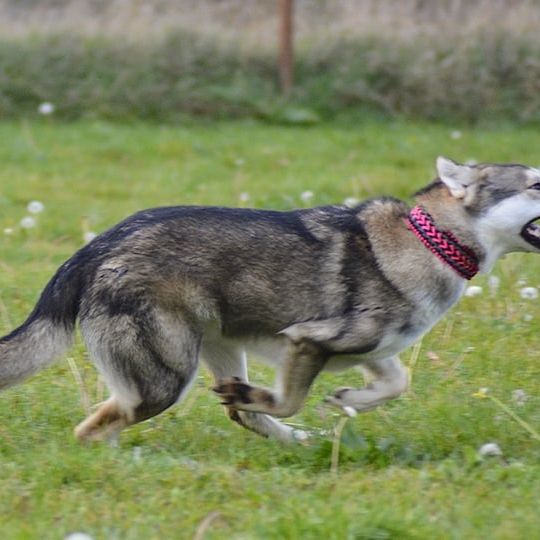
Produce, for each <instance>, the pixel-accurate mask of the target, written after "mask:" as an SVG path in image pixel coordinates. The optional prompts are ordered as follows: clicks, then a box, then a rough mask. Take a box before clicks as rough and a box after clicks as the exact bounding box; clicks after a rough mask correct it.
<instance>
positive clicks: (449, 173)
mask: <svg viewBox="0 0 540 540" xmlns="http://www.w3.org/2000/svg"><path fill="white" fill-rule="evenodd" d="M437 174H438V176H439V178H440V179H441V180H442V181H443V182H444V183H445V184H446V187H447V188H448V189H449V190H450V193H451V194H452V196H454V197H455V198H456V199H463V198H464V197H465V193H466V191H467V187H468V186H469V185H470V184H472V183H473V182H474V181H475V180H476V178H477V175H476V171H475V170H474V169H473V168H472V167H469V166H468V165H461V164H459V163H456V162H455V161H452V160H451V159H447V158H445V157H442V156H439V157H438V158H437Z"/></svg>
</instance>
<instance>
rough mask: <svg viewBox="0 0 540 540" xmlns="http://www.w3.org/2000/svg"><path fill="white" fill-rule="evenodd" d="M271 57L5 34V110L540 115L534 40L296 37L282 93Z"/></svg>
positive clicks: (173, 42)
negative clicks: (288, 86)
mask: <svg viewBox="0 0 540 540" xmlns="http://www.w3.org/2000/svg"><path fill="white" fill-rule="evenodd" d="M275 64H276V59H275V55H274V54H270V53H268V52H264V51H262V50H256V49H253V50H251V51H247V52H246V51H245V50H240V48H239V47H237V46H235V45H234V44H231V43H228V44H224V43H223V42H220V41H219V40H215V41H212V40H211V39H209V38H202V37H200V36H197V35H194V34H190V33H189V32H185V31H183V32H180V31H175V32H170V33H169V34H168V35H166V36H164V37H162V38H160V39H153V40H145V41H144V42H137V41H130V40H119V39H113V38H111V37H96V36H94V37H84V36H80V35H75V34H66V33H63V34H56V35H45V36H33V37H25V38H24V39H21V38H19V39H16V38H12V39H9V40H6V39H4V40H2V41H0V111H1V114H2V116H3V117H4V118H6V117H17V116H20V115H27V114H37V113H36V111H37V107H38V105H39V103H41V102H44V101H49V102H52V103H54V105H55V108H56V112H55V114H58V115H59V116H61V117H63V118H79V117H88V116H91V117H94V116H95V117H101V118H103V117H106V118H119V119H125V118H147V119H155V120H160V121H163V120H174V119H176V118H178V117H179V116H181V115H192V116H204V117H212V118H214V117H238V116H259V117H264V118H268V119H270V120H286V121H287V120H290V121H312V120H315V119H316V118H317V117H323V118H326V117H332V116H335V115H339V114H350V113H352V112H357V111H373V110H377V111H382V112H384V113H385V114H388V115H406V116H412V117H417V118H427V119H443V120H447V119H452V120H454V121H456V120H460V121H478V120H482V119H486V118H491V119H493V118H497V119H498V118H501V119H503V118H504V119H510V120H515V121H537V120H539V119H540V38H539V39H531V37H530V35H529V36H528V37H527V36H520V35H514V34H511V33H505V32H484V33H483V34H479V35H477V36H475V39H468V40H464V41H463V42H461V43H449V42H448V41H447V40H444V39H437V37H436V36H424V37H417V38H416V39H415V40H414V41H409V42H404V41H403V40H398V41H397V42H396V41H393V40H392V38H391V37H389V36H384V35H383V36H375V37H374V36H371V37H366V38H365V39H362V38H359V37H356V38H355V39H354V40H347V39H338V40H334V41H333V42H332V43H330V44H325V45H324V46H323V45H321V44H320V43H319V44H316V45H313V46H309V45H308V44H307V43H303V44H300V46H299V47H298V50H297V57H296V70H295V89H294V94H293V96H292V97H291V99H290V101H289V103H288V104H287V105H285V104H284V103H283V102H282V101H281V98H280V95H279V90H278V85H277V81H276V72H277V70H276V65H275Z"/></svg>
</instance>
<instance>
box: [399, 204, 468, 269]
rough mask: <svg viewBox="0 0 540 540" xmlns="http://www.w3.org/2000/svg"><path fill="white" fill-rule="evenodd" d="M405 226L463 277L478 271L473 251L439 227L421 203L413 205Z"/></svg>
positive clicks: (449, 232)
mask: <svg viewBox="0 0 540 540" xmlns="http://www.w3.org/2000/svg"><path fill="white" fill-rule="evenodd" d="M407 227H408V228H409V229H410V230H411V231H412V232H413V234H414V235H415V236H416V237H417V238H418V239H419V240H420V242H421V243H422V244H423V245H424V246H425V247H426V248H427V249H429V250H430V251H431V252H432V253H433V254H434V255H435V256H436V257H438V258H439V259H440V260H441V261H442V262H443V263H444V264H446V265H448V266H450V267H451V268H452V269H453V270H454V271H455V272H457V274H458V275H459V276H460V277H462V278H464V279H471V278H473V277H474V276H475V275H476V274H477V273H478V265H479V259H478V256H477V254H476V253H475V251H474V250H473V249H472V248H470V247H469V246H467V245H466V244H464V243H462V242H461V241H460V240H459V239H458V238H457V237H456V236H455V235H454V234H453V233H452V232H451V231H449V230H444V229H441V228H439V227H438V226H437V224H436V223H435V220H434V219H433V217H432V216H431V215H430V214H429V212H428V211H427V210H426V209H425V208H423V207H422V206H421V205H417V206H415V207H414V208H413V209H412V210H411V211H410V212H409V215H408V216H407Z"/></svg>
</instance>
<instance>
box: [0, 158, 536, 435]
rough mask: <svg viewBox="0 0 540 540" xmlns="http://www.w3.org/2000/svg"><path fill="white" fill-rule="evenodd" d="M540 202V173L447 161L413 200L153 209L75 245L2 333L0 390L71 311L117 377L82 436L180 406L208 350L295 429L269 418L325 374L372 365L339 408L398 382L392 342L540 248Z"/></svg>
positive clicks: (231, 402) (102, 364) (250, 394)
mask: <svg viewBox="0 0 540 540" xmlns="http://www.w3.org/2000/svg"><path fill="white" fill-rule="evenodd" d="M539 216H540V171H539V170H538V169H535V168H531V167H526V166H523V165H513V164H507V165H494V164H480V165H473V166H469V165H460V164H458V163H455V162H453V161H451V160H449V159H446V158H442V157H440V158H438V159H437V178H436V180H434V181H433V182H431V183H430V184H429V185H428V186H427V187H425V188H423V189H422V190H421V191H419V192H418V193H417V194H416V195H415V205H414V207H413V208H410V207H409V206H407V204H405V203H404V202H402V201H399V200H397V199H393V198H386V197H385V198H375V199H372V200H369V201H367V202H364V203H362V204H359V205H358V206H356V207H354V208H348V207H346V206H341V205H337V206H324V207H318V208H312V209H306V210H294V211H290V212H277V211H270V210H249V209H233V208H216V207H188V206H177V207H166V208H156V209H152V210H145V211H142V212H140V213H137V214H135V215H133V216H131V217H129V218H127V219H126V220H125V221H123V222H121V223H119V224H118V225H116V226H115V227H113V228H112V229H110V230H108V231H106V232H104V233H103V234H101V235H100V236H98V237H97V238H95V239H94V240H93V241H91V242H90V243H89V244H87V245H86V246H84V247H83V248H82V249H81V250H80V251H78V252H77V253H75V255H73V257H71V259H69V260H68V261H67V262H65V263H64V264H63V265H62V266H61V267H60V268H59V270H58V271H57V272H56V274H55V275H54V277H53V278H52V279H51V281H50V282H49V283H48V285H47V286H46V287H45V289H44V290H43V292H42V294H41V297H40V299H39V301H38V302H37V305H36V306H35V308H34V310H33V311H32V313H31V314H30V315H29V316H28V318H27V320H26V321H25V322H24V323H23V324H22V325H21V326H20V327H18V328H17V329H16V330H14V331H13V332H11V333H10V334H9V335H7V336H5V337H3V338H1V339H0V388H7V387H9V386H12V385H14V384H16V383H19V382H21V381H22V380H24V379H25V378H27V377H28V376H30V375H31V374H33V373H35V372H37V371H38V370H40V369H41V368H43V367H45V366H46V365H48V364H49V363H51V362H52V361H53V360H54V359H56V358H58V357H59V356H61V355H62V354H63V353H64V351H66V349H67V348H68V347H69V346H70V345H71V342H72V336H73V333H74V329H75V324H76V320H77V319H78V320H79V325H80V331H81V334H82V337H83V339H84V341H85V343H86V346H87V348H88V351H89V353H90V356H91V358H92V359H93V361H94V363H95V365H96V367H97V369H98V370H99V372H100V373H101V375H102V376H103V378H104V380H105V381H106V384H107V386H108V388H109V390H110V398H109V399H107V401H105V402H104V403H102V404H101V405H100V406H99V407H98V408H97V410H96V411H95V412H94V413H93V414H92V415H91V416H89V417H88V418H87V419H86V420H84V421H83V422H82V423H81V424H80V425H79V426H78V427H77V428H76V430H75V434H76V436H77V437H78V438H79V439H81V440H102V439H108V438H111V437H115V436H116V435H117V434H118V433H119V432H120V431H121V430H122V429H123V428H125V427H126V426H129V425H130V424H133V423H135V422H140V421H142V420H145V419H147V418H150V417H152V416H155V415H157V414H159V413H161V412H162V411H164V410H165V409H167V408H168V407H170V406H171V405H173V404H174V403H176V402H178V401H179V400H180V399H181V398H182V397H183V396H184V395H185V393H186V392H187V390H188V388H189V386H190V383H191V382H192V381H193V379H194V377H195V374H196V373H197V368H198V365H199V358H200V359H201V360H202V361H203V362H204V364H205V365H206V366H207V367H208V368H209V370H210V371H211V372H212V374H213V376H214V378H215V385H216V386H215V387H214V391H215V392H216V393H217V394H218V396H219V397H220V399H221V401H222V403H223V404H224V405H225V406H226V410H227V411H228V414H229V416H230V417H231V419H233V420H234V421H236V422H238V423H239V424H241V425H242V426H244V427H246V428H248V429H250V430H252V431H255V432H256V433H259V434H260V435H263V436H268V437H274V438H277V439H280V440H283V441H293V440H296V439H298V438H301V437H302V435H303V434H302V433H301V432H299V431H296V430H294V429H293V428H292V427H290V426H287V425H285V424H282V423H281V422H280V421H279V420H277V419H276V418H282V417H288V416H291V415H293V414H294V413H296V412H297V411H298V410H299V409H300V408H301V407H302V405H303V403H304V401H305V398H306V396H307V394H308V391H309V389H310V386H311V384H312V382H313V380H314V379H315V378H316V377H317V375H318V374H319V373H320V372H321V371H325V370H344V369H348V368H351V367H353V366H360V367H361V368H363V370H364V371H365V372H366V373H367V374H368V376H369V380H370V381H371V382H369V384H367V385H366V386H364V387H362V388H341V389H339V390H337V391H336V392H335V393H334V394H333V395H331V396H329V397H328V398H327V401H328V402H329V403H330V404H332V405H334V406H336V407H339V408H348V410H350V408H352V409H354V410H356V411H367V410H369V409H373V408H374V407H376V406H378V405H381V404H382V403H384V402H385V401H387V400H389V399H392V398H396V397H397V396H399V395H400V394H401V393H402V392H403V391H404V390H405V389H406V388H407V385H408V377H407V371H406V369H405V368H404V367H403V366H402V364H401V363H400V361H399V359H398V354H399V353H400V352H401V351H403V350H404V349H405V348H406V347H409V346H410V345H411V344H413V343H414V342H415V341H416V340H417V339H418V338H420V337H421V336H422V335H423V334H425V333H426V332H427V331H428V330H429V329H430V328H431V327H432V326H433V325H434V324H435V323H436V322H437V321H438V320H439V319H440V318H441V317H442V316H443V314H444V313H445V312H446V311H447V310H448V309H449V308H450V307H451V306H452V305H454V304H455V303H456V302H457V301H458V299H459V298H460V296H461V295H462V293H463V291H464V288H465V284H466V282H467V280H468V279H470V278H472V277H473V276H474V275H475V274H476V273H477V272H479V271H480V272H488V271H489V270H490V269H491V267H492V266H493V264H494V263H495V261H497V259H499V258H500V257H501V256H503V255H505V254H506V253H509V252H516V251H523V252H534V253H539V252H540V227H538V226H537V225H535V223H534V221H535V220H537V219H538V218H539ZM246 352H249V353H254V354H255V355H256V356H259V357H266V358H267V359H268V360H269V361H270V362H272V363H273V364H274V365H275V366H276V368H277V370H278V377H277V381H276V386H275V388H274V389H272V390H270V389H266V388H260V387H257V386H252V385H251V384H250V383H249V382H248V374H247V367H246Z"/></svg>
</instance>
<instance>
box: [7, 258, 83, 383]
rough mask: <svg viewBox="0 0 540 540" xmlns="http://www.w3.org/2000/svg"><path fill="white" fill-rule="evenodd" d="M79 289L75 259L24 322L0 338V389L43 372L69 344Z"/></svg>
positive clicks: (79, 279)
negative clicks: (40, 371)
mask: <svg viewBox="0 0 540 540" xmlns="http://www.w3.org/2000/svg"><path fill="white" fill-rule="evenodd" d="M81 290H82V278H81V271H80V265H79V264H78V261H77V256H75V257H73V258H72V259H70V260H69V261H67V262H66V263H64V264H63V265H62V266H61V267H60V268H59V269H58V271H57V272H56V274H55V275H54V277H53V278H52V279H51V281H49V283H48V284H47V286H46V287H45V289H44V290H43V292H42V293H41V296H40V298H39V300H38V303H37V304H36V306H35V308H34V310H33V311H32V313H31V314H30V315H29V316H28V318H27V319H26V321H25V322H24V323H23V324H22V325H21V326H19V327H18V328H16V329H15V330H13V332H11V333H10V334H8V335H7V336H4V337H3V338H1V339H0V389H3V388H7V387H9V386H13V385H15V384H17V383H19V382H22V381H23V380H24V379H26V378H27V377H29V376H30V375H33V374H34V373H36V372H37V371H39V370H41V369H43V368H44V367H46V366H47V365H49V364H50V363H52V362H53V361H54V360H55V359H56V358H58V357H59V356H60V355H61V354H62V353H63V352H64V351H65V350H66V349H67V348H68V347H69V346H70V345H71V342H72V337H73V331H74V328H75V321H76V319H77V315H78V313H79V304H80V297H81Z"/></svg>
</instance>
